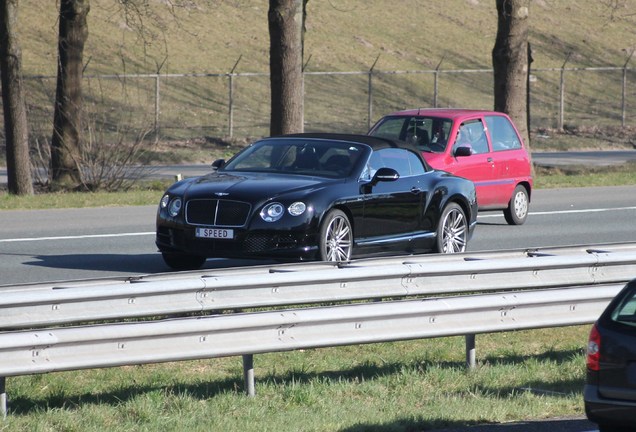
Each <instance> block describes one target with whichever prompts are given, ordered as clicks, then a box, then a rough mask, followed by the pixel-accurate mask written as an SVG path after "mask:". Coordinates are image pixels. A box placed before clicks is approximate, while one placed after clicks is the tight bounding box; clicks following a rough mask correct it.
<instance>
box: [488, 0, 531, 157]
mask: <svg viewBox="0 0 636 432" xmlns="http://www.w3.org/2000/svg"><path fill="white" fill-rule="evenodd" d="M529 5H530V0H497V17H498V19H497V24H498V25H497V39H496V41H495V47H494V48H493V50H492V64H493V69H494V75H495V111H501V112H505V113H506V114H508V115H509V116H510V117H511V118H512V119H513V121H514V122H515V125H516V126H517V128H518V129H519V133H520V134H521V138H522V139H523V140H524V141H525V143H526V146H527V147H528V149H529V148H530V134H529V131H528V111H527V104H528V100H527V95H528V73H529V64H528V59H529V55H528V15H529V9H528V8H529Z"/></svg>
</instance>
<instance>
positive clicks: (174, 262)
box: [161, 252, 205, 270]
mask: <svg viewBox="0 0 636 432" xmlns="http://www.w3.org/2000/svg"><path fill="white" fill-rule="evenodd" d="M161 256H162V257H163V261H164V262H165V263H166V264H167V265H168V267H170V268H172V269H173V270H197V269H200V268H201V266H202V265H203V263H204V262H205V257H202V256H199V255H189V254H179V253H169V252H162V253H161Z"/></svg>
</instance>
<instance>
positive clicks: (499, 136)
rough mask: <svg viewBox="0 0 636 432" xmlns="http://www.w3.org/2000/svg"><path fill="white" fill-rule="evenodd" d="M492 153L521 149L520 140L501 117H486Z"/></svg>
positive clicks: (507, 121) (504, 118) (508, 122)
mask: <svg viewBox="0 0 636 432" xmlns="http://www.w3.org/2000/svg"><path fill="white" fill-rule="evenodd" d="M486 125H488V132H490V140H491V141H492V149H493V151H503V150H512V149H519V148H521V140H520V139H519V137H518V136H517V132H516V131H515V128H514V127H513V126H512V124H511V123H510V121H509V120H508V119H507V118H506V117H503V116H486Z"/></svg>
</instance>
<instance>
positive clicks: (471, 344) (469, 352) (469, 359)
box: [466, 334, 475, 369]
mask: <svg viewBox="0 0 636 432" xmlns="http://www.w3.org/2000/svg"><path fill="white" fill-rule="evenodd" d="M466 367H467V368H468V369H475V335H474V334H468V335H466Z"/></svg>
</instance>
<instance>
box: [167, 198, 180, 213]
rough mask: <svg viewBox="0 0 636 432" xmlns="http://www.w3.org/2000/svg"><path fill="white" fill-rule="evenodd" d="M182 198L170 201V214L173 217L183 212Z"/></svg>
mask: <svg viewBox="0 0 636 432" xmlns="http://www.w3.org/2000/svg"><path fill="white" fill-rule="evenodd" d="M181 204H182V202H181V198H175V199H173V200H172V201H170V205H169V206H168V214H169V215H170V216H172V217H175V216H176V215H178V214H179V212H180V211H181Z"/></svg>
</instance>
